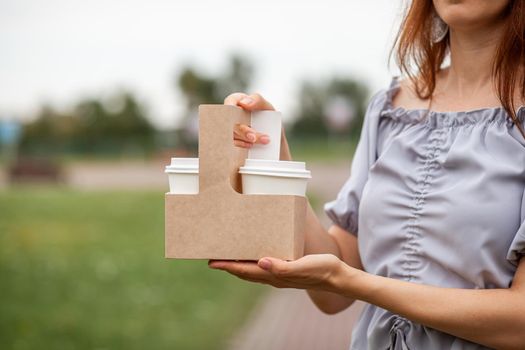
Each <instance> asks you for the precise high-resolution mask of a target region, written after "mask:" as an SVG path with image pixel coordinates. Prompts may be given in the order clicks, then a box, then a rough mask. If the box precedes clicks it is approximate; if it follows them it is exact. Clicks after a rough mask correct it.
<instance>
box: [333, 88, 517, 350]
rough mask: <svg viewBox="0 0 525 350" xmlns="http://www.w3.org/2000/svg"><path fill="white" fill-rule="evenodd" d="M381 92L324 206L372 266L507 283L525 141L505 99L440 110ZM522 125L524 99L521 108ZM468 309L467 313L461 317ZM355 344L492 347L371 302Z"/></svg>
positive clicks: (416, 277) (400, 275)
mask: <svg viewBox="0 0 525 350" xmlns="http://www.w3.org/2000/svg"><path fill="white" fill-rule="evenodd" d="M398 89H399V82H398V80H397V79H396V78H394V79H393V80H392V84H391V85H390V88H389V89H387V90H384V91H381V92H379V93H378V94H376V95H375V96H374V97H373V98H372V100H371V102H370V105H369V107H368V110H367V112H366V116H365V120H364V125H363V129H362V132H361V138H360V140H359V144H358V147H357V150H356V153H355V155H354V159H353V161H352V168H351V175H350V177H349V179H348V180H347V181H346V183H345V184H344V185H343V187H342V188H341V190H340V192H339V194H338V195H337V199H335V200H334V201H331V202H328V203H326V204H325V212H326V214H327V215H328V216H329V217H330V218H331V219H332V221H333V222H334V223H335V224H336V225H338V226H340V227H342V228H343V229H345V230H347V231H348V232H350V233H352V234H355V235H357V237H358V246H359V254H360V257H361V261H362V262H363V266H364V269H365V271H367V272H369V273H372V274H376V275H380V276H385V277H390V278H395V279H399V280H404V281H410V282H414V283H421V284H427V285H433V286H439V287H450V288H467V289H478V288H508V287H509V286H510V285H511V283H512V279H513V276H514V274H515V272H516V267H517V263H518V260H519V259H520V257H521V256H522V255H524V254H525V140H524V139H523V136H522V135H521V134H520V133H519V130H518V128H517V127H516V126H515V125H513V123H512V122H511V119H510V117H509V116H508V114H507V113H506V112H505V110H504V109H503V108H501V107H496V108H482V109H476V110H471V111H466V112H435V111H428V110H424V109H414V110H407V109H404V108H401V107H393V105H392V98H393V96H394V94H395V93H396V92H397V91H398ZM518 118H519V121H520V123H521V124H522V125H524V126H525V123H524V119H525V107H521V108H520V109H519V110H518ZM458 317H462V315H458ZM351 349H355V350H363V349H373V350H378V349H427V350H428V349H454V350H457V349H469V350H470V349H485V347H484V346H481V345H478V344H474V343H472V342H469V341H466V340H463V339H460V338H457V337H454V336H452V335H449V334H446V333H443V332H440V331H437V330H435V329H432V328H430V327H426V326H423V325H421V324H418V323H416V322H412V321H411V320H408V319H406V318H403V317H400V316H398V315H396V314H393V313H391V312H389V311H387V310H384V309H382V308H379V307H376V306H374V305H370V304H367V305H366V306H365V309H364V311H363V313H362V314H361V316H360V319H359V321H358V323H357V325H356V327H355V328H354V331H353V335H352V344H351Z"/></svg>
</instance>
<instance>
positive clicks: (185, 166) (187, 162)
mask: <svg viewBox="0 0 525 350" xmlns="http://www.w3.org/2000/svg"><path fill="white" fill-rule="evenodd" d="M165 172H166V173H192V174H198V173H199V158H171V164H170V165H168V166H167V167H166V170H165Z"/></svg>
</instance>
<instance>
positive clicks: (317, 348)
mask: <svg viewBox="0 0 525 350" xmlns="http://www.w3.org/2000/svg"><path fill="white" fill-rule="evenodd" d="M362 307H363V304H362V303H361V302H357V303H355V304H354V305H352V306H351V307H350V308H349V309H347V310H345V311H343V312H341V313H339V314H336V315H325V314H323V313H322V312H321V311H319V310H318V309H317V308H316V307H315V306H314V304H313V303H312V302H311V301H310V299H309V298H308V296H307V295H306V292H304V291H302V290H296V289H275V290H272V291H271V292H270V293H269V294H268V295H267V296H266V297H265V298H264V299H262V300H261V302H260V303H259V304H258V305H257V306H256V307H255V308H254V310H253V311H252V317H251V318H250V319H249V320H248V322H247V323H246V324H245V326H244V328H242V329H240V331H239V333H238V334H237V335H236V337H234V339H233V340H232V342H231V346H230V350H268V349H271V350H296V349H297V350H347V349H348V348H349V345H350V337H351V333H352V327H353V325H354V324H355V322H356V320H357V318H358V317H359V313H360V312H361V309H362Z"/></svg>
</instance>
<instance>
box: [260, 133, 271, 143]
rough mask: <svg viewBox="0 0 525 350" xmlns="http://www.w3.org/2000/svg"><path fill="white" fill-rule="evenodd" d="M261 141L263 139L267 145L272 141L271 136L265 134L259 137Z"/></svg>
mask: <svg viewBox="0 0 525 350" xmlns="http://www.w3.org/2000/svg"><path fill="white" fill-rule="evenodd" d="M259 141H261V143H262V144H263V145H267V144H269V143H270V138H269V137H268V136H266V135H264V136H261V137H259Z"/></svg>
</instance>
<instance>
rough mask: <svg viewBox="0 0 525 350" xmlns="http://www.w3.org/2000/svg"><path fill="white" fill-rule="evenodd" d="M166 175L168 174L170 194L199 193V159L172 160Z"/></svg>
mask: <svg viewBox="0 0 525 350" xmlns="http://www.w3.org/2000/svg"><path fill="white" fill-rule="evenodd" d="M165 173H166V174H168V179H169V184H170V192H169V193H173V194H197V193H199V158H171V164H170V165H168V166H167V167H166V170H165Z"/></svg>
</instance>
